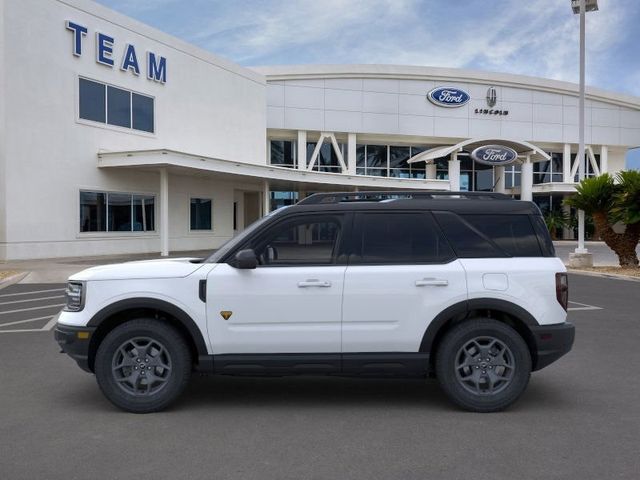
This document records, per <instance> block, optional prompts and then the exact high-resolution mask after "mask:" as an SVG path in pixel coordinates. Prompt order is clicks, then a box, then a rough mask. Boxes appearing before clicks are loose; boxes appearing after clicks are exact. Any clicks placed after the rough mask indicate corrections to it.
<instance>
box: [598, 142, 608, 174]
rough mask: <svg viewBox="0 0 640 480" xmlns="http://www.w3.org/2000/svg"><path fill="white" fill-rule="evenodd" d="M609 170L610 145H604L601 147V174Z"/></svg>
mask: <svg viewBox="0 0 640 480" xmlns="http://www.w3.org/2000/svg"><path fill="white" fill-rule="evenodd" d="M608 171H609V147H608V146H607V145H602V146H601V147H600V174H601V175H602V174H603V173H607V172H608Z"/></svg>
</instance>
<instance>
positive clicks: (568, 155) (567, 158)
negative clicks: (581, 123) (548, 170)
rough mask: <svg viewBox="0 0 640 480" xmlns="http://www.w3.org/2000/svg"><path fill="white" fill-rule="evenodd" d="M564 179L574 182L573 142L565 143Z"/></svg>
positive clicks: (564, 180)
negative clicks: (572, 163) (572, 169)
mask: <svg viewBox="0 0 640 480" xmlns="http://www.w3.org/2000/svg"><path fill="white" fill-rule="evenodd" d="M562 181H563V182H564V183H571V182H573V178H572V177H571V144H570V143H565V144H564V153H563V154H562Z"/></svg>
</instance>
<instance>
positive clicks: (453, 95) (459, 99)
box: [427, 87, 470, 107]
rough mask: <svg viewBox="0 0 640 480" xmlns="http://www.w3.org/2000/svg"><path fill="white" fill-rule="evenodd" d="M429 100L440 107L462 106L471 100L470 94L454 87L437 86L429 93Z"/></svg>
mask: <svg viewBox="0 0 640 480" xmlns="http://www.w3.org/2000/svg"><path fill="white" fill-rule="evenodd" d="M427 98H428V99H429V101H430V102H431V103H433V104H435V105H438V106H440V107H461V106H463V105H464V104H466V103H467V102H468V101H469V98H470V97H469V94H468V93H467V92H465V91H464V90H460V89H459V88H454V87H437V88H434V89H433V90H431V91H430V92H429V93H428V94H427Z"/></svg>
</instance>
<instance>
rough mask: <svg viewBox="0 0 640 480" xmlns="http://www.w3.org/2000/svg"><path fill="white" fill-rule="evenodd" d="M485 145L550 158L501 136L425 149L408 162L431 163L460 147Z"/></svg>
mask: <svg viewBox="0 0 640 480" xmlns="http://www.w3.org/2000/svg"><path fill="white" fill-rule="evenodd" d="M485 145H504V146H505V147H509V148H513V149H514V150H515V151H516V152H517V153H518V156H526V155H529V156H530V158H531V161H533V162H542V161H544V160H549V159H551V156H549V154H547V153H546V152H545V151H543V150H542V149H540V148H539V147H536V146H535V145H532V144H531V143H529V142H522V141H519V140H507V139H501V138H470V139H468V140H463V141H462V142H460V143H457V144H455V145H449V146H446V145H445V146H441V147H436V148H431V149H429V150H425V151H424V152H421V153H419V154H417V155H415V156H413V157H411V158H410V159H409V161H408V163H417V162H426V163H433V161H434V160H436V159H438V158H442V157H446V156H448V155H451V154H452V153H453V152H458V151H461V150H462V149H465V150H469V151H471V150H473V149H475V148H478V147H482V146H485Z"/></svg>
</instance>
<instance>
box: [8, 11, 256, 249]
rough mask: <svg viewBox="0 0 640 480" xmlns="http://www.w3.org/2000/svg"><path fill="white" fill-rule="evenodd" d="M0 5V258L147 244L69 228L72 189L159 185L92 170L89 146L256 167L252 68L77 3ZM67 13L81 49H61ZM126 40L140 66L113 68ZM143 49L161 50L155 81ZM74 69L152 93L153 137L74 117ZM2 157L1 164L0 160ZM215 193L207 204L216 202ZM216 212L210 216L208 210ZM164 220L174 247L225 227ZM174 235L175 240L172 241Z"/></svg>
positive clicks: (151, 178)
mask: <svg viewBox="0 0 640 480" xmlns="http://www.w3.org/2000/svg"><path fill="white" fill-rule="evenodd" d="M0 5H2V6H3V8H4V15H3V21H2V25H3V28H4V32H2V35H1V36H0V39H1V41H2V42H3V43H4V44H5V45H10V46H11V48H6V49H5V50H4V59H0V60H3V61H0V68H4V69H6V72H7V73H6V74H5V75H3V76H2V81H3V82H4V84H3V85H0V86H1V87H2V89H1V91H2V101H1V102H2V103H0V113H1V109H2V108H3V107H4V109H5V116H2V118H5V117H6V119H7V120H8V121H7V122H6V124H5V126H4V127H3V128H2V129H1V130H2V134H3V135H4V140H3V141H1V142H0V149H2V150H1V151H0V152H2V153H0V173H2V176H1V177H0V183H1V184H2V185H3V187H2V188H5V189H6V201H5V202H0V203H2V205H1V206H0V224H4V223H5V222H2V216H3V214H4V211H5V209H6V225H7V226H8V229H7V231H6V238H5V239H3V238H2V229H0V258H2V257H3V256H5V257H8V258H35V257H53V256H68V255H82V254H107V253H118V252H134V251H149V250H156V251H157V250H158V249H159V240H158V238H157V235H156V234H150V235H136V234H132V235H128V236H125V237H122V236H120V237H116V236H114V235H113V234H110V235H105V234H80V233H79V231H78V230H79V220H78V216H79V213H78V208H79V207H78V203H79V199H78V197H79V193H78V191H79V189H81V188H86V189H96V190H113V191H126V192H134V193H137V192H140V193H145V192H150V193H156V194H157V193H158V190H159V179H158V175H157V174H154V173H145V172H140V171H129V170H128V171H113V170H112V171H106V170H100V169H98V168H97V153H98V152H99V151H123V150H143V149H162V148H166V149H173V150H179V151H184V152H188V153H194V154H199V155H203V156H208V157H214V158H222V159H227V160H233V161H237V162H247V163H262V164H264V163H265V161H266V160H265V158H266V153H265V152H266V149H265V135H266V120H265V103H266V100H265V82H264V79H263V77H262V76H261V75H259V74H257V73H255V72H253V71H250V70H247V69H244V68H241V67H239V66H237V65H235V64H233V63H231V62H229V61H226V60H223V59H220V58H218V57H215V56H213V55H210V54H209V53H207V52H204V51H201V50H199V49H197V48H195V47H193V46H191V45H188V44H186V43H184V42H181V41H179V40H176V39H173V38H172V37H170V36H168V35H165V34H163V33H162V32H158V31H156V30H154V29H152V28H150V27H147V26H145V25H142V24H140V23H138V22H135V21H133V20H131V19H129V18H127V17H124V16H122V15H119V14H116V13H114V12H112V11H111V10H108V9H106V8H104V7H102V6H100V5H98V4H95V3H93V2H89V1H86V0H67V1H65V2H64V3H62V2H60V1H58V0H46V1H44V0H21V1H19V2H18V1H15V2H14V1H11V2H0ZM70 5H71V6H70ZM67 20H71V21H73V22H75V23H79V24H81V25H83V26H86V27H87V28H88V30H89V31H88V34H87V36H86V37H85V38H84V41H83V52H82V56H81V57H76V56H74V55H73V54H72V45H73V43H72V42H73V34H72V32H70V31H68V30H67V29H66V28H65V22H66V21H67ZM96 31H100V32H102V33H105V34H108V35H110V36H112V37H114V38H115V45H114V55H113V57H114V60H115V62H116V67H114V68H110V67H107V66H104V65H101V64H98V63H97V62H96V58H95V52H96V45H95V43H96V41H95V36H96ZM127 43H130V44H133V45H135V47H136V51H137V54H138V60H139V61H140V66H141V68H142V70H143V72H142V74H141V75H140V76H136V75H134V74H133V73H131V72H124V71H121V70H120V69H119V68H118V64H119V62H120V61H121V58H122V52H123V50H124V48H125V44H127ZM147 50H150V51H153V52H154V53H156V54H158V55H162V56H164V57H166V59H167V82H166V84H164V85H163V84H160V83H158V82H154V81H151V80H149V79H147V78H146V75H145V74H144V73H145V68H146V58H145V57H146V55H145V52H146V51H147ZM0 51H2V50H0ZM79 75H82V76H86V77H88V78H91V79H95V80H98V81H102V82H105V83H110V84H113V85H116V86H119V87H122V88H126V89H130V90H133V91H137V92H141V93H144V94H147V95H152V96H154V97H155V115H156V133H155V134H153V135H148V134H144V133H135V132H132V131H123V130H122V129H118V128H114V127H107V126H103V125H96V124H94V125H87V124H86V122H84V123H83V122H82V121H78V119H77V103H78V100H77V88H78V87H77V85H78V76H79ZM5 156H6V159H7V165H6V171H4V172H3V171H2V163H1V159H2V158H5ZM185 178H187V177H185ZM188 178H189V179H188V180H185V179H179V180H175V183H176V184H177V185H179V189H178V190H177V191H176V192H175V193H176V194H178V195H182V193H180V192H181V191H183V190H184V191H186V190H188V188H189V185H191V184H193V185H194V189H199V191H203V190H206V191H210V190H216V188H217V185H216V184H214V183H212V182H209V183H207V182H204V183H203V182H198V181H196V179H195V177H193V178H191V177H188ZM170 182H174V178H173V177H172V178H170ZM225 188H227V187H225ZM180 189H182V190H180ZM1 194H2V189H1V188H0V195H1ZM222 198H223V197H220V199H219V200H218V201H217V202H216V208H220V209H224V208H226V207H225V206H224V205H223V200H222ZM231 198H232V196H231ZM157 203H158V202H157ZM184 208H185V206H184V205H182V204H177V205H173V204H172V209H174V210H175V213H176V214H178V215H184V214H185V211H184ZM158 213H159V212H158ZM171 213H174V212H173V211H172V212H171ZM225 215H227V213H223V210H221V211H220V212H219V216H220V218H223V217H224V216H225ZM176 218H177V216H176V215H172V218H171V222H172V224H171V227H172V231H171V235H172V238H173V239H174V240H172V242H173V243H174V244H175V245H178V244H179V245H180V248H181V249H183V248H191V247H192V246H193V247H194V248H196V247H198V246H199V245H205V244H207V245H208V244H212V243H215V242H217V241H218V240H219V238H218V237H220V238H221V237H222V236H229V235H230V234H231V233H230V232H218V231H216V232H214V233H213V234H211V235H208V238H204V237H206V235H204V236H203V235H200V236H197V237H196V236H188V235H186V234H185V232H184V229H182V228H183V227H182V226H181V225H180V224H175V225H174V224H173V222H174V221H177V220H176ZM185 218H186V219H187V220H188V215H186V216H185ZM229 224H230V223H229ZM176 229H178V230H176ZM180 229H182V230H180ZM178 238H183V241H182V243H180V242H178V241H177V239H178ZM176 242H177V243H176ZM3 250H6V254H3Z"/></svg>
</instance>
